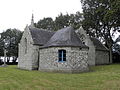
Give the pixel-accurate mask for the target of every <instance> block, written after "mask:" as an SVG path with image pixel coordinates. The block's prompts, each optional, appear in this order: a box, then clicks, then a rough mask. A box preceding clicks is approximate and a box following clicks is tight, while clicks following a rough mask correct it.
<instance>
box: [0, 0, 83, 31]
mask: <svg viewBox="0 0 120 90" xmlns="http://www.w3.org/2000/svg"><path fill="white" fill-rule="evenodd" d="M77 11H80V12H82V9H81V3H80V0H0V32H2V31H3V30H6V29H8V28H17V29H20V30H22V31H23V29H24V28H25V26H26V24H30V20H31V16H32V12H33V13H34V20H35V22H37V21H38V20H40V19H42V18H44V17H52V18H55V17H56V16H58V14H60V12H62V13H63V14H66V13H69V14H70V13H76V12H77Z"/></svg>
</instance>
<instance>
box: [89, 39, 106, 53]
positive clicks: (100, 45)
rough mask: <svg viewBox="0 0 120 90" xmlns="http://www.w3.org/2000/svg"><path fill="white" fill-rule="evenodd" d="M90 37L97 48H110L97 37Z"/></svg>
mask: <svg viewBox="0 0 120 90" xmlns="http://www.w3.org/2000/svg"><path fill="white" fill-rule="evenodd" d="M90 39H91V41H92V42H93V44H94V46H95V48H96V49H97V50H105V51H108V49H107V48H106V47H105V46H104V45H103V44H102V43H101V42H100V41H99V40H98V39H97V38H94V37H91V38H90Z"/></svg>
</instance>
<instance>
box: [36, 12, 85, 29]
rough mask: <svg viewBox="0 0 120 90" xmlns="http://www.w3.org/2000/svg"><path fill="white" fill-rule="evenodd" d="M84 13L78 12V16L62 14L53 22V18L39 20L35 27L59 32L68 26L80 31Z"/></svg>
mask: <svg viewBox="0 0 120 90" xmlns="http://www.w3.org/2000/svg"><path fill="white" fill-rule="evenodd" d="M82 16H83V15H82V13H80V12H76V14H70V15H69V14H66V15H63V14H62V13H60V15H58V17H56V18H55V20H53V19H52V18H50V17H49V18H44V19H42V20H39V21H38V22H37V23H36V24H35V26H36V27H37V28H43V29H48V30H53V31H56V30H59V29H62V28H64V27H67V26H73V27H74V28H75V29H78V28H79V27H80V25H81V21H82V19H83V17H82Z"/></svg>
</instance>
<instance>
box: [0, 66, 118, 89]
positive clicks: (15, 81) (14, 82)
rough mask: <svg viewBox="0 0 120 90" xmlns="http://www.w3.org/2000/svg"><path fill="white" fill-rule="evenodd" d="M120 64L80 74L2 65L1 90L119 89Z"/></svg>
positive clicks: (98, 67)
mask: <svg viewBox="0 0 120 90" xmlns="http://www.w3.org/2000/svg"><path fill="white" fill-rule="evenodd" d="M119 68H120V65H119V64H118V65H117V64H116V65H104V66H95V67H92V68H91V72H88V73H79V74H64V73H47V72H40V71H26V70H19V69H17V67H16V66H8V67H5V68H4V67H0V72H2V73H1V75H0V90H119V88H120V70H119Z"/></svg>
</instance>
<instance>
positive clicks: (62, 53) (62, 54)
mask: <svg viewBox="0 0 120 90" xmlns="http://www.w3.org/2000/svg"><path fill="white" fill-rule="evenodd" d="M58 61H59V62H64V61H66V50H58Z"/></svg>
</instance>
